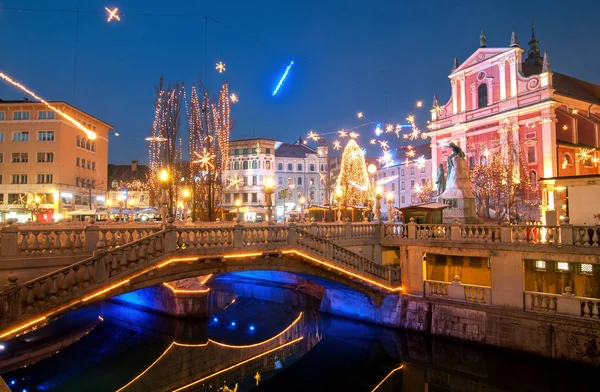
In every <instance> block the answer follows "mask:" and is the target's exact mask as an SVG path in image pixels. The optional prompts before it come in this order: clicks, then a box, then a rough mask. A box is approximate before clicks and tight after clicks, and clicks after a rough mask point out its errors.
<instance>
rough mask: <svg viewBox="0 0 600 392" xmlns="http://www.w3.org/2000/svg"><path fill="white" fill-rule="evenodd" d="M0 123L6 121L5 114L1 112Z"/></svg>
mask: <svg viewBox="0 0 600 392" xmlns="http://www.w3.org/2000/svg"><path fill="white" fill-rule="evenodd" d="M0 121H4V112H0Z"/></svg>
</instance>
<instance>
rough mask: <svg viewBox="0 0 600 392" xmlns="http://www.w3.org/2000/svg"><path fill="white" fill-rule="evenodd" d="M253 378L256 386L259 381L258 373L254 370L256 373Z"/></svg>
mask: <svg viewBox="0 0 600 392" xmlns="http://www.w3.org/2000/svg"><path fill="white" fill-rule="evenodd" d="M254 379H255V380H256V386H258V382H259V381H260V373H259V372H256V374H255V375H254Z"/></svg>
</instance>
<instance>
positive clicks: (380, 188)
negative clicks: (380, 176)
mask: <svg viewBox="0 0 600 392" xmlns="http://www.w3.org/2000/svg"><path fill="white" fill-rule="evenodd" d="M382 193H383V188H382V187H380V186H378V187H376V188H375V195H376V196H377V197H381V194H382Z"/></svg>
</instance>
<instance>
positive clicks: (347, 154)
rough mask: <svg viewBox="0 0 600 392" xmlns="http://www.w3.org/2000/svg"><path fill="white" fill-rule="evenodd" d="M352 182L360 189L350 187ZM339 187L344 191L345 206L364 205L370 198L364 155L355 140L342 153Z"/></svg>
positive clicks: (349, 142) (351, 140)
mask: <svg viewBox="0 0 600 392" xmlns="http://www.w3.org/2000/svg"><path fill="white" fill-rule="evenodd" d="M350 181H352V182H353V183H354V184H357V185H358V187H357V186H356V185H355V186H352V187H350V186H348V185H349V184H350ZM337 186H338V187H339V188H340V189H342V190H343V196H342V200H343V204H344V205H346V206H353V205H362V204H363V203H365V202H366V201H367V200H368V199H369V197H370V192H369V191H370V182H369V174H368V173H367V164H366V162H365V158H364V156H363V153H362V151H361V149H360V147H359V145H358V144H357V143H356V140H355V139H350V140H349V141H348V144H346V148H344V152H343V153H342V164H341V168H340V174H339V176H338V179H337Z"/></svg>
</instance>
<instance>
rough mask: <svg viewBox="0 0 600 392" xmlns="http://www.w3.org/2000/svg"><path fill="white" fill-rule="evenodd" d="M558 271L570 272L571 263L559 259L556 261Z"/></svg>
mask: <svg viewBox="0 0 600 392" xmlns="http://www.w3.org/2000/svg"><path fill="white" fill-rule="evenodd" d="M556 272H569V263H565V262H562V261H559V262H557V263H556Z"/></svg>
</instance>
